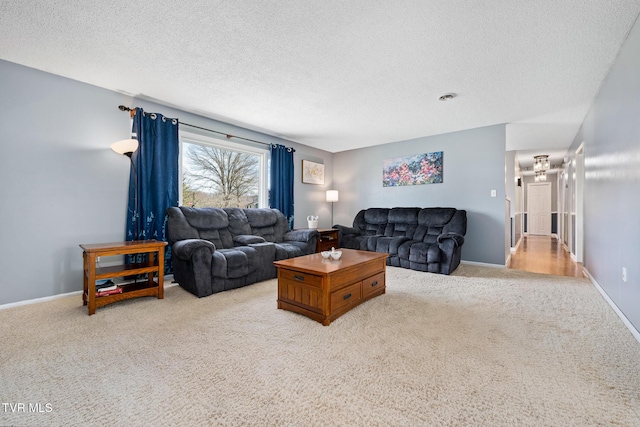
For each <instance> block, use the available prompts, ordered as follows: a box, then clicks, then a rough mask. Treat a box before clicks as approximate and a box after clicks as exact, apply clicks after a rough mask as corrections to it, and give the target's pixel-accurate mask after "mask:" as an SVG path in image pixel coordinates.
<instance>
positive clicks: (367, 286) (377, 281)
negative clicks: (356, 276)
mask: <svg viewBox="0 0 640 427" xmlns="http://www.w3.org/2000/svg"><path fill="white" fill-rule="evenodd" d="M384 285H385V283H384V273H379V274H376V275H375V276H371V277H369V278H366V279H364V280H363V281H362V296H363V297H366V296H367V295H369V294H372V293H374V292H376V291H378V290H380V289H384Z"/></svg>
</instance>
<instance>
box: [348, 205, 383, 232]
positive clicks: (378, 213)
mask: <svg viewBox="0 0 640 427" xmlns="http://www.w3.org/2000/svg"><path fill="white" fill-rule="evenodd" d="M388 215H389V209H387V208H370V209H366V210H362V211H360V212H359V213H358V215H356V218H355V219H354V220H353V226H354V227H355V228H358V229H360V234H362V235H364V236H373V235H384V230H385V228H386V227H387V217H388Z"/></svg>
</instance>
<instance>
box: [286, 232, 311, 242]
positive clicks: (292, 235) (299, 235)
mask: <svg viewBox="0 0 640 427" xmlns="http://www.w3.org/2000/svg"><path fill="white" fill-rule="evenodd" d="M318 235H319V233H318V230H313V229H303V230H291V231H288V232H286V233H285V235H284V241H285V242H286V241H289V242H291V241H294V242H308V241H309V240H311V239H313V238H314V237H317V236H318Z"/></svg>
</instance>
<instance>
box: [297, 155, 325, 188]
mask: <svg viewBox="0 0 640 427" xmlns="http://www.w3.org/2000/svg"><path fill="white" fill-rule="evenodd" d="M302 182H303V183H305V184H318V185H324V165H323V164H322V163H315V162H312V161H309V160H303V161H302Z"/></svg>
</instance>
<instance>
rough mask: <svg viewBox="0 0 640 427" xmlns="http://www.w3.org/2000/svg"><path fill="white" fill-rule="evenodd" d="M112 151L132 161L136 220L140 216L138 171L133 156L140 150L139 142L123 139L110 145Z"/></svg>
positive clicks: (134, 215) (134, 214)
mask: <svg viewBox="0 0 640 427" xmlns="http://www.w3.org/2000/svg"><path fill="white" fill-rule="evenodd" d="M110 147H111V149H112V150H113V151H115V152H116V153H118V154H121V155H123V156H127V157H128V158H129V160H130V161H131V167H132V168H133V179H134V181H133V212H132V213H133V217H134V218H135V217H136V216H137V214H138V170H137V169H136V165H135V163H133V159H132V158H131V156H132V155H133V153H134V151H136V150H137V149H138V140H137V139H133V138H131V139H123V140H122V141H117V142H114V143H113V144H111V145H110Z"/></svg>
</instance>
